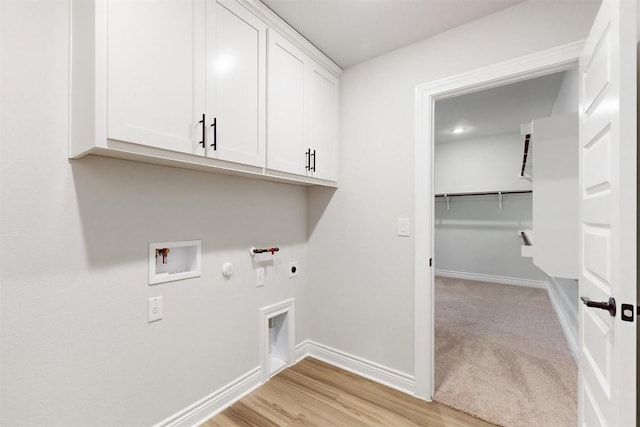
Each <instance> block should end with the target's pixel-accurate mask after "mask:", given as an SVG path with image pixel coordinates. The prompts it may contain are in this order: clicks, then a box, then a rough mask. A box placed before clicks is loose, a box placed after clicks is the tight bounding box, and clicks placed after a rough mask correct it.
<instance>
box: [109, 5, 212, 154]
mask: <svg viewBox="0 0 640 427" xmlns="http://www.w3.org/2000/svg"><path fill="white" fill-rule="evenodd" d="M203 12H204V0H193V1H184V0H172V1H163V2H157V1H155V2H149V1H141V0H113V1H110V2H109V3H108V7H107V8H106V33H107V34H106V37H107V43H106V46H107V55H106V56H107V58H108V60H107V61H106V64H107V70H106V78H107V85H106V92H107V93H106V95H107V99H108V104H107V138H109V139H114V140H119V141H126V142H131V143H136V144H142V145H147V146H152V147H156V148H162V149H165V150H172V151H179V152H183V153H190V154H204V147H203V145H202V143H199V142H200V141H201V138H200V139H197V138H196V136H197V135H196V134H197V132H196V131H197V129H198V128H199V126H198V121H199V120H201V116H202V113H203V112H204V89H205V87H204V52H205V44H204V14H203ZM200 135H201V133H200Z"/></svg>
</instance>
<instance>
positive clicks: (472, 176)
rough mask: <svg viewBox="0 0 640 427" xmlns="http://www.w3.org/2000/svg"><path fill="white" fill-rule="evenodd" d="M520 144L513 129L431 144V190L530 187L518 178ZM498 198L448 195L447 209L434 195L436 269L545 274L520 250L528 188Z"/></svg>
mask: <svg viewBox="0 0 640 427" xmlns="http://www.w3.org/2000/svg"><path fill="white" fill-rule="evenodd" d="M437 108H438V105H437V103H436V109H437ZM522 144H523V137H522V136H521V135H520V134H519V133H515V134H504V135H494V136H491V137H484V138H475V139H467V140H461V141H451V142H445V143H439V144H436V145H435V147H434V168H435V170H434V175H435V182H434V185H435V192H436V194H440V193H445V194H446V193H464V192H484V191H498V190H500V191H503V190H531V182H529V181H527V180H523V179H520V178H518V175H519V172H520V171H519V169H520V166H521V165H522ZM503 200H504V202H503V208H502V209H498V196H497V195H495V196H464V197H451V198H450V209H449V210H447V209H446V206H447V204H446V200H445V199H444V198H436V204H435V224H434V226H435V237H434V243H435V253H434V265H435V268H436V273H437V274H438V273H442V274H445V272H446V274H454V275H455V274H462V275H463V276H461V277H469V276H474V275H478V276H477V277H478V278H479V279H480V278H482V277H483V276H492V277H494V278H496V279H495V280H498V278H501V279H503V280H509V281H511V282H513V281H514V280H513V279H517V280H516V281H522V280H525V281H526V280H536V281H539V280H544V279H545V276H544V274H542V273H541V272H540V271H539V270H538V269H537V268H536V267H535V266H534V265H533V263H532V262H531V258H523V257H522V256H521V255H520V245H521V244H522V240H521V239H520V238H519V237H518V234H519V231H520V230H523V229H531V228H532V224H531V218H532V205H531V194H507V195H504V196H503ZM439 270H440V271H439ZM442 270H444V271H442ZM486 280H491V279H490V278H486Z"/></svg>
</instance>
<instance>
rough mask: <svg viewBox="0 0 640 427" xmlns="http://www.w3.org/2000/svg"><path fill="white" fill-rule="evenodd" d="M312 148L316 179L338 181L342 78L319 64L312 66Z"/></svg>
mask: <svg viewBox="0 0 640 427" xmlns="http://www.w3.org/2000/svg"><path fill="white" fill-rule="evenodd" d="M308 106H309V109H308V111H309V116H308V120H309V147H310V148H311V151H312V152H313V151H314V150H315V156H314V157H313V159H312V165H313V168H312V170H311V171H310V172H309V175H310V176H313V177H314V178H320V179H326V180H330V181H337V180H338V79H336V78H335V77H334V76H333V75H331V74H329V73H328V72H327V71H325V70H324V69H323V68H322V67H320V66H319V65H317V64H316V63H314V62H313V63H311V67H309V102H308Z"/></svg>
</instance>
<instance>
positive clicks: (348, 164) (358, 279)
mask: <svg viewBox="0 0 640 427" xmlns="http://www.w3.org/2000/svg"><path fill="white" fill-rule="evenodd" d="M596 8H597V4H593V3H586V2H532V1H530V2H525V3H521V4H518V5H516V6H514V7H512V8H509V9H506V10H503V11H500V12H498V13H496V14H493V15H491V16H488V17H486V18H483V19H480V20H477V21H474V22H472V23H469V24H467V25H464V26H461V27H458V28H455V29H453V30H450V31H448V32H445V33H442V34H439V35H437V36H435V37H432V38H429V39H427V40H424V41H421V42H419V43H416V44H413V45H410V46H408V47H406V48H403V49H400V50H397V51H394V52H391V53H389V54H386V55H384V56H381V57H378V58H376V59H373V60H371V61H368V62H365V63H363V64H360V65H357V66H354V67H351V68H348V69H347V70H345V72H344V74H343V76H342V79H341V83H340V84H341V103H340V105H341V108H342V110H341V116H340V118H341V153H340V154H341V157H340V171H341V175H340V188H339V190H338V191H337V192H336V193H335V194H334V195H333V197H332V198H330V197H329V194H328V193H327V191H326V190H323V189H312V190H310V192H309V205H308V206H309V234H310V237H309V249H308V250H309V252H308V256H309V265H310V269H311V270H312V271H313V272H314V274H313V276H312V277H310V289H309V291H310V293H309V299H310V300H311V301H313V306H312V307H311V309H310V310H311V311H310V316H311V317H310V323H309V334H310V338H311V339H313V340H315V341H318V342H321V343H323V344H326V345H329V346H331V347H335V348H339V349H341V350H343V351H345V352H348V353H351V354H354V355H358V356H360V357H362V358H365V359H368V360H371V361H374V362H377V363H379V364H381V365H384V366H388V367H391V368H394V369H397V370H399V371H402V372H406V373H410V374H411V373H413V371H414V360H413V359H414V357H413V354H414V348H413V347H414V336H413V327H414V325H413V322H414V313H413V308H414V282H413V271H414V263H413V247H414V244H413V243H414V242H413V238H406V237H397V236H396V230H397V218H398V217H411V215H412V212H413V194H414V188H413V182H414V174H413V162H414V156H413V155H414V153H413V147H414V105H415V99H414V88H415V86H416V85H417V84H421V83H425V82H430V81H434V80H438V79H442V78H445V77H448V76H451V75H456V74H459V73H462V72H467V71H471V70H474V69H476V68H479V67H482V66H486V65H490V64H495V63H497V62H501V61H505V60H508V59H513V58H516V57H519V56H522V55H526V54H529V53H532V52H536V51H540V50H544V49H547V48H550V47H552V46H556V45H560V44H564V43H568V42H572V41H576V40H580V39H583V38H584V37H585V36H586V34H587V32H588V29H589V27H590V26H591V23H592V20H593V17H594V14H595V11H596ZM525 23H526V27H527V28H529V29H534V30H531V31H523V25H525ZM425 191H426V190H425Z"/></svg>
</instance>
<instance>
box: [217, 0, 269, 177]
mask: <svg viewBox="0 0 640 427" xmlns="http://www.w3.org/2000/svg"><path fill="white" fill-rule="evenodd" d="M266 31H267V25H266V24H265V23H264V22H262V21H261V20H260V19H258V18H257V17H256V16H255V15H253V14H252V13H250V12H249V10H247V9H246V8H245V7H244V6H242V5H241V4H240V3H238V2H237V1H235V0H217V1H216V0H207V121H208V129H209V131H208V135H207V156H209V157H213V158H217V159H221V160H228V161H232V162H237V163H243V164H248V165H253V166H264V161H265V95H266V48H267V44H266ZM214 117H215V128H214V127H213V118H214Z"/></svg>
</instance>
